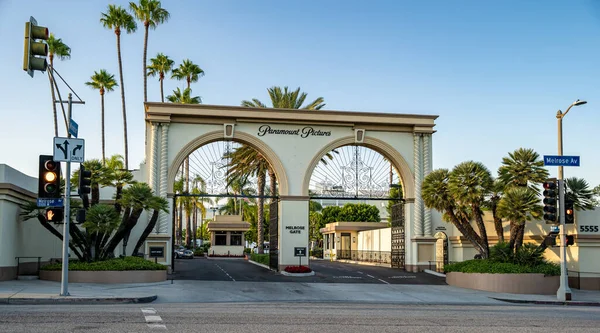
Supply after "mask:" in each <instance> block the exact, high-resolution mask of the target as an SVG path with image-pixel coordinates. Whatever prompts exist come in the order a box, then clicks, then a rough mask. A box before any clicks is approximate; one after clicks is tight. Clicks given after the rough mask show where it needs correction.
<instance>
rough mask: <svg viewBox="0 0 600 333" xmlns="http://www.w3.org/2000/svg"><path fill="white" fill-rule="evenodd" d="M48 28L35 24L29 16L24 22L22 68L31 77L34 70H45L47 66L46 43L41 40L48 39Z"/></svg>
mask: <svg viewBox="0 0 600 333" xmlns="http://www.w3.org/2000/svg"><path fill="white" fill-rule="evenodd" d="M48 37H49V33H48V28H46V27H41V26H38V25H37V21H36V20H35V19H34V18H33V17H31V18H30V19H29V22H26V23H25V41H24V47H23V49H24V50H23V70H24V71H27V74H29V76H31V77H33V73H34V71H42V72H45V71H46V68H47V67H48V62H47V61H46V57H47V56H48V44H46V43H43V42H41V41H43V40H48Z"/></svg>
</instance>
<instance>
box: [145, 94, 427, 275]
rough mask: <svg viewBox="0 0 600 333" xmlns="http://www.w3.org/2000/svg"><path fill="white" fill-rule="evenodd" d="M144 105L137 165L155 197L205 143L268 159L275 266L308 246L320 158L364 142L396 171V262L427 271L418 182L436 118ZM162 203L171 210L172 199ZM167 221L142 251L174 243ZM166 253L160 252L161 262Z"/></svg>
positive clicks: (163, 218)
mask: <svg viewBox="0 0 600 333" xmlns="http://www.w3.org/2000/svg"><path fill="white" fill-rule="evenodd" d="M145 108H146V112H145V119H146V163H145V164H144V165H142V168H144V169H145V171H146V172H145V173H143V174H145V175H146V176H147V181H148V184H150V185H151V187H152V188H153V190H154V192H155V193H156V194H157V195H160V196H162V197H165V198H173V197H174V195H175V193H174V188H173V185H174V183H175V180H176V177H177V172H178V170H180V167H181V165H182V163H183V162H184V161H185V160H186V158H188V156H189V155H190V154H192V153H193V152H194V151H195V150H196V149H198V148H199V147H203V146H205V145H207V144H210V143H212V142H217V141H226V142H227V141H235V142H238V143H241V144H245V145H249V146H251V147H252V148H254V149H256V150H257V151H258V152H259V153H260V154H261V155H262V156H263V157H264V158H265V159H266V160H267V161H268V162H269V164H270V166H271V168H272V170H273V171H274V174H275V177H276V180H277V184H278V192H279V193H278V196H277V197H278V199H279V200H278V201H274V202H273V203H272V204H271V205H273V207H272V209H271V211H272V212H274V213H275V214H277V216H271V221H273V222H275V221H276V223H273V224H275V225H271V227H270V231H271V233H275V234H274V235H270V237H271V239H272V240H276V243H277V244H270V248H271V249H272V250H276V252H277V254H276V256H272V258H271V259H272V260H273V263H272V265H273V266H277V268H278V269H280V270H282V269H283V268H285V267H286V266H289V265H297V264H298V262H297V258H295V257H294V248H296V247H302V248H309V239H308V237H309V235H308V232H305V231H307V230H309V209H308V206H309V201H310V196H309V183H310V180H311V175H312V173H313V171H314V170H315V168H316V167H317V165H318V164H319V163H320V161H321V160H322V158H323V157H324V156H325V155H326V154H328V153H330V152H331V151H332V150H334V149H337V148H340V147H343V146H365V147H367V148H370V149H372V150H374V151H376V152H378V153H379V154H381V155H383V157H384V158H385V159H386V160H387V161H389V163H391V164H392V166H393V168H394V169H395V170H396V172H397V173H398V175H399V178H400V182H401V183H402V191H403V198H404V199H405V204H404V207H403V208H404V209H403V210H401V215H402V216H403V218H404V221H405V228H404V230H405V233H404V234H400V233H395V236H394V246H397V244H404V243H405V244H406V246H405V248H406V253H405V260H404V261H405V263H404V264H401V263H395V265H397V266H399V267H401V266H404V267H406V269H407V270H413V271H414V270H418V269H419V268H420V269H423V268H427V265H428V263H426V260H427V259H426V256H427V255H429V254H430V253H434V251H433V250H434V244H435V238H434V237H433V233H432V232H433V228H432V218H431V215H432V214H431V212H430V210H429V209H427V208H425V207H424V204H423V201H422V199H421V198H420V192H421V189H420V186H421V185H420V184H421V183H422V180H423V178H424V177H425V176H426V175H427V174H428V173H429V172H430V171H431V163H432V160H431V150H432V134H433V133H434V130H433V128H434V126H435V123H434V121H435V119H436V118H437V116H434V115H412V114H388V113H370V112H369V113H367V112H346V111H323V110H321V111H311V112H307V111H305V110H290V109H264V108H248V107H236V106H218V105H203V104H200V105H183V104H172V103H145ZM299 139H300V140H299ZM304 139H307V140H304ZM308 139H310V140H308ZM168 201H169V205H170V207H169V211H170V212H173V209H174V208H175V207H173V202H172V201H173V200H168ZM275 206H276V207H277V209H275ZM397 220H400V218H397ZM173 221H174V219H172V216H171V215H170V214H165V213H160V216H159V221H158V223H157V226H156V228H155V231H154V232H153V233H152V234H151V235H150V236H149V237H148V240H147V242H146V243H147V244H146V245H145V246H146V252H147V247H148V244H152V245H153V246H157V245H159V244H160V243H161V242H162V243H164V244H165V246H166V247H167V248H168V249H170V248H172V247H173V228H172V226H173ZM398 237H401V238H403V239H402V240H401V239H398ZM274 252H275V251H274ZM419 252H422V254H421V256H419ZM172 253H173V251H165V254H166V255H167V258H166V262H167V263H170V262H171V260H172V258H171V256H172ZM423 258H425V259H423ZM429 260H434V259H429Z"/></svg>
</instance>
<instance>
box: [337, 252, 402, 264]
mask: <svg viewBox="0 0 600 333" xmlns="http://www.w3.org/2000/svg"><path fill="white" fill-rule="evenodd" d="M336 259H340V260H344V259H345V260H355V261H365V262H376V263H383V264H391V263H392V252H390V251H364V250H337V251H336Z"/></svg>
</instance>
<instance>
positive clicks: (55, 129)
mask: <svg viewBox="0 0 600 333" xmlns="http://www.w3.org/2000/svg"><path fill="white" fill-rule="evenodd" d="M52 62H53V60H52V56H50V68H49V69H48V80H49V81H50V90H51V91H52V111H53V112H54V113H53V114H54V136H55V137H56V136H58V116H57V113H56V103H55V102H56V95H55V94H54V81H53V80H52V74H51V73H50V71H51V70H52V68H53V67H52V65H53V64H52Z"/></svg>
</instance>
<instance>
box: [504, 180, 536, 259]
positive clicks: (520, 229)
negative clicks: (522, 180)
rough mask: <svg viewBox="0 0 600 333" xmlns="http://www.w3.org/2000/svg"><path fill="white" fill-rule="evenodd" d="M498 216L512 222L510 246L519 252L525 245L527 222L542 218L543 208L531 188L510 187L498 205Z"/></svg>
mask: <svg viewBox="0 0 600 333" xmlns="http://www.w3.org/2000/svg"><path fill="white" fill-rule="evenodd" d="M498 215H499V216H501V217H503V218H506V219H507V220H509V221H510V241H509V246H510V248H511V249H513V248H515V249H516V250H517V249H519V248H520V247H521V245H522V244H523V235H524V231H525V228H524V226H525V222H526V221H531V220H532V219H538V218H540V217H541V216H542V215H543V207H542V205H541V204H540V199H539V197H538V195H537V193H536V192H535V191H534V190H532V189H531V188H527V187H524V186H520V187H509V188H507V189H506V190H505V191H504V196H503V197H502V199H500V202H499V203H498Z"/></svg>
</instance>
